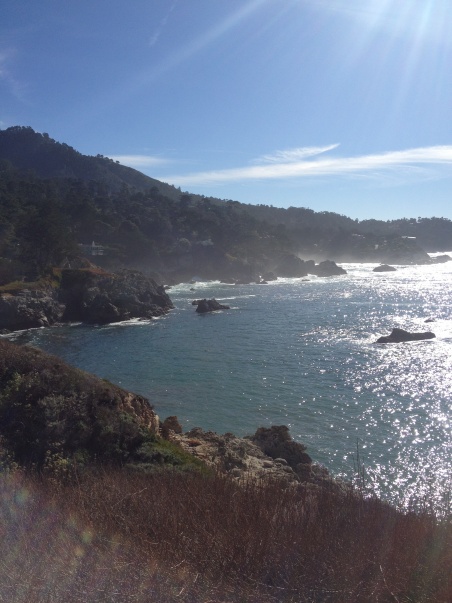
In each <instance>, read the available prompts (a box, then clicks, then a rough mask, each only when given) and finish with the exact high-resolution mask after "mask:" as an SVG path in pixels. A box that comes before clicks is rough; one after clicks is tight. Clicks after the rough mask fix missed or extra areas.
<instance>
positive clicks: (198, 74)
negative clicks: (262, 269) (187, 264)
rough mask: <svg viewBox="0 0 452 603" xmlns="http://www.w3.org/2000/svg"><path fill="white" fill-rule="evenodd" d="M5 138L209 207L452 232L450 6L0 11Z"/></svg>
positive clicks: (209, 1)
mask: <svg viewBox="0 0 452 603" xmlns="http://www.w3.org/2000/svg"><path fill="white" fill-rule="evenodd" d="M12 125H27V126H31V127H33V128H34V129H35V130H37V131H38V132H47V133H48V134H49V135H50V136H51V137H52V138H54V139H56V140H58V141H60V142H65V143H67V144H69V145H71V146H73V147H74V148H76V149H77V150H79V151H80V152H82V153H85V154H89V155H96V154H98V153H100V154H102V155H106V156H108V157H112V158H115V159H117V160H119V161H120V162H121V163H123V164H125V165H130V166H132V167H135V168H136V169H139V170H140V171H142V172H144V173H146V174H148V175H150V176H153V177H154V178H158V179H160V180H163V181H165V182H169V183H171V184H174V185H176V186H180V187H181V189H182V190H183V191H189V192H193V193H200V194H204V195H206V196H215V197H220V198H223V199H234V200H238V201H242V202H245V203H253V204H254V203H264V204H268V205H275V206H281V207H289V206H300V207H310V208H312V209H314V210H316V211H335V212H338V213H341V214H345V215H348V216H350V217H352V218H358V219H363V218H379V219H393V218H399V217H418V216H422V217H430V216H439V217H448V218H452V199H451V196H452V195H451V193H452V2H451V0H403V1H402V0H132V1H131V2H124V1H123V0H121V1H119V0H95V1H93V0H77V1H74V0H40V1H38V2H37V1H36V0H14V1H13V0H3V2H2V8H1V19H0V128H2V129H4V128H7V127H9V126H12Z"/></svg>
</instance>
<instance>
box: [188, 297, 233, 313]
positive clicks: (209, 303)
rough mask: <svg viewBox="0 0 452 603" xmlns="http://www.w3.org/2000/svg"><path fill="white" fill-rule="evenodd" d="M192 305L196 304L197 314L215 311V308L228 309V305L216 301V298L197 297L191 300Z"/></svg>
mask: <svg viewBox="0 0 452 603" xmlns="http://www.w3.org/2000/svg"><path fill="white" fill-rule="evenodd" d="M192 304H193V305H196V306H197V308H196V312H198V313H199V314H205V313H206V312H215V311H216V310H229V309H230V308H229V306H224V305H223V304H220V303H219V302H217V300H216V299H198V300H196V301H195V302H192Z"/></svg>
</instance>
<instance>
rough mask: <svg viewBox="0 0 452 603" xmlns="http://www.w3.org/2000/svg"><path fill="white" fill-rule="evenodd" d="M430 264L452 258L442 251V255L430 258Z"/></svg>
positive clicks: (451, 259)
mask: <svg viewBox="0 0 452 603" xmlns="http://www.w3.org/2000/svg"><path fill="white" fill-rule="evenodd" d="M431 260H432V264H444V262H452V258H451V257H450V255H447V254H446V253H444V254H443V255H437V256H436V257H434V258H431Z"/></svg>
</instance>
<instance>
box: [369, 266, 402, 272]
mask: <svg viewBox="0 0 452 603" xmlns="http://www.w3.org/2000/svg"><path fill="white" fill-rule="evenodd" d="M396 270H397V268H394V266H389V265H388V264H380V266H375V268H374V269H373V270H372V272H396Z"/></svg>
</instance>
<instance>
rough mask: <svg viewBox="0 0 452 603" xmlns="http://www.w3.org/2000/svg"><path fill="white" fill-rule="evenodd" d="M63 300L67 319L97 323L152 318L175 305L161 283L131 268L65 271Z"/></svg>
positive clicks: (62, 288)
mask: <svg viewBox="0 0 452 603" xmlns="http://www.w3.org/2000/svg"><path fill="white" fill-rule="evenodd" d="M61 300H62V301H63V303H64V304H65V306H66V309H65V312H64V316H63V318H64V320H81V321H83V322H87V323H96V324H106V323H109V322H118V321H121V320H128V319H130V318H152V317H155V316H161V315H162V314H165V313H166V312H168V311H169V310H170V309H171V308H172V307H173V304H172V302H171V299H170V298H169V296H168V294H167V293H166V291H165V288H164V287H163V286H162V285H157V283H156V282H155V281H154V280H153V279H151V278H148V277H146V276H144V275H143V274H142V273H141V272H136V271H129V270H122V271H121V272H119V273H116V274H110V273H104V272H101V271H99V272H95V271H92V270H63V274H62V282H61Z"/></svg>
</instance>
